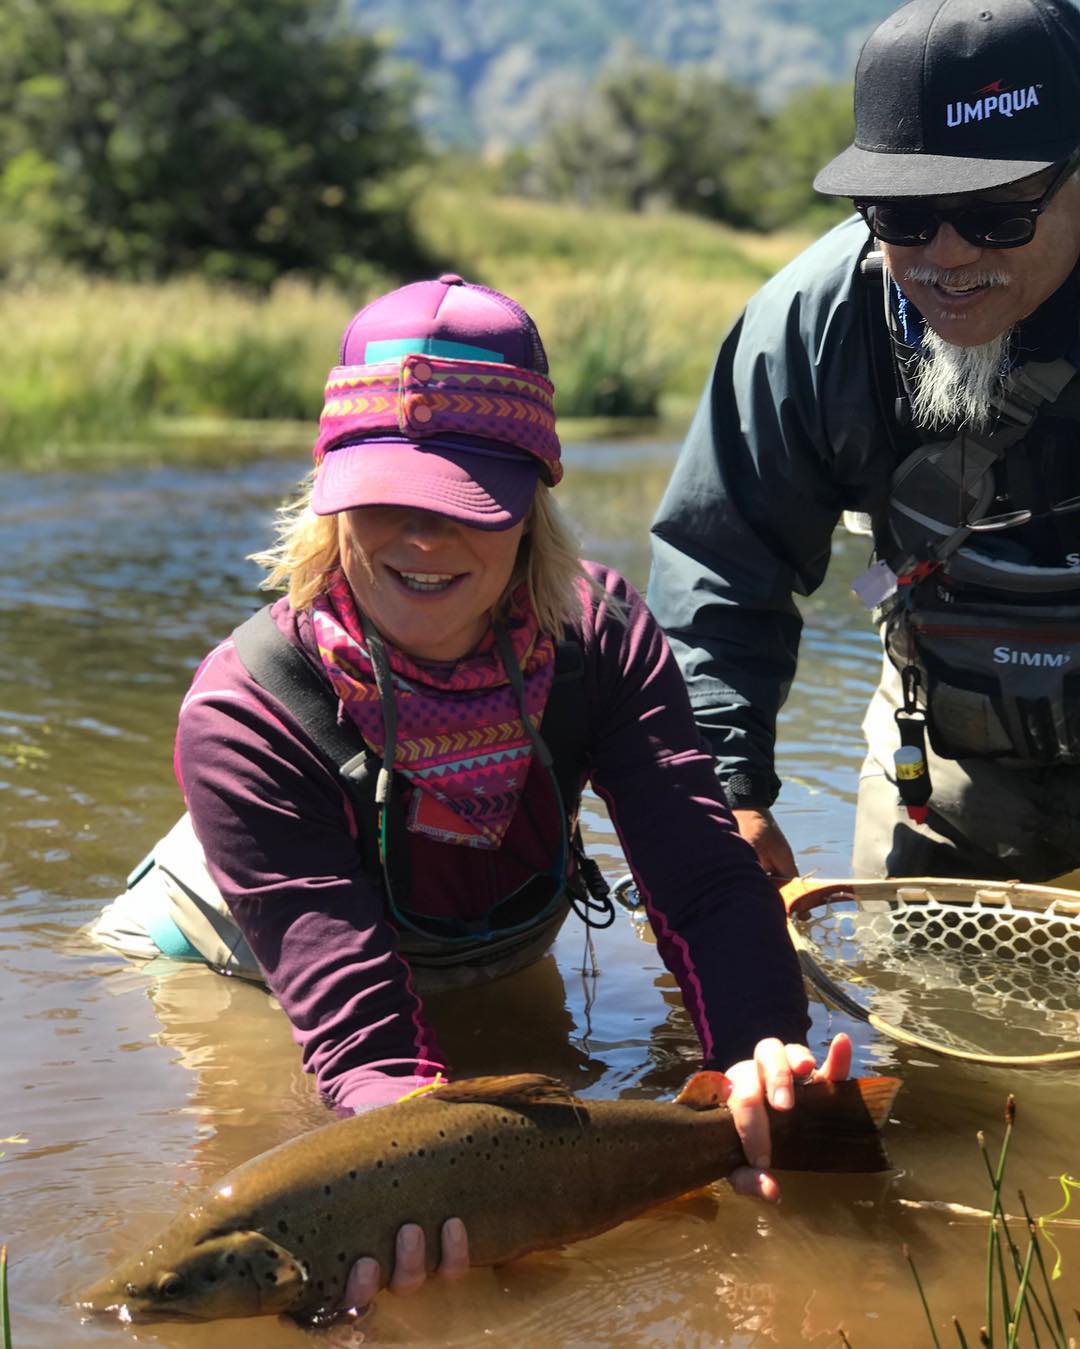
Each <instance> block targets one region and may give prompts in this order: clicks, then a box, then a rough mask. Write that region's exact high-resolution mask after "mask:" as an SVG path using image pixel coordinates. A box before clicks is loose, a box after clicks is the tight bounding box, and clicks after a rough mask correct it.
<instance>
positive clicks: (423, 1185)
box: [77, 1072, 900, 1321]
mask: <svg viewBox="0 0 1080 1349" xmlns="http://www.w3.org/2000/svg"><path fill="white" fill-rule="evenodd" d="M899 1085H900V1084H899V1082H898V1081H897V1080H896V1079H895V1078H887V1077H879V1078H862V1079H856V1080H851V1081H846V1082H837V1083H828V1082H818V1083H814V1084H812V1085H810V1086H803V1087H798V1088H797V1089H796V1103H795V1106H794V1108H793V1109H791V1110H788V1111H783V1112H773V1111H770V1125H771V1129H772V1151H773V1165H774V1166H775V1167H776V1168H777V1169H780V1170H784V1169H788V1170H799V1171H881V1170H884V1169H886V1167H887V1166H888V1162H887V1160H886V1157H885V1153H884V1149H883V1147H882V1144H881V1140H880V1138H879V1136H878V1130H879V1129H880V1128H881V1126H882V1125H883V1124H884V1122H885V1119H886V1117H887V1115H888V1112H889V1108H890V1106H891V1104H892V1100H893V1097H894V1096H895V1095H896V1091H897V1089H898V1087H899ZM729 1090H730V1084H729V1083H728V1081H727V1079H726V1078H725V1077H724V1076H723V1074H721V1073H710V1072H703V1073H698V1074H696V1075H695V1076H694V1077H693V1078H691V1080H690V1082H689V1083H688V1084H687V1086H686V1087H685V1088H684V1089H683V1091H682V1092H681V1093H680V1095H679V1097H678V1099H677V1100H676V1101H675V1102H660V1101H583V1100H578V1099H576V1098H575V1097H573V1096H571V1095H570V1094H569V1092H568V1091H567V1089H566V1088H565V1087H564V1086H563V1085H562V1084H561V1083H559V1082H556V1081H555V1080H554V1079H552V1078H548V1077H541V1076H537V1075H531V1074H523V1075H519V1076H514V1077H489V1078H474V1079H472V1080H471V1081H463V1082H458V1083H451V1084H448V1085H446V1086H442V1087H438V1088H436V1089H435V1090H433V1091H429V1092H425V1093H424V1094H422V1095H419V1096H416V1097H415V1098H412V1099H409V1100H405V1101H400V1102H398V1103H397V1104H396V1105H390V1106H384V1107H383V1108H381V1109H379V1110H373V1111H371V1112H370V1113H368V1114H365V1115H358V1116H355V1117H354V1118H352V1119H347V1120H341V1121H339V1122H337V1123H334V1124H328V1125H325V1126H324V1127H323V1128H320V1129H316V1130H314V1131H313V1132H312V1133H308V1134H303V1135H301V1136H300V1137H298V1138H294V1139H291V1140H290V1141H289V1142H287V1143H283V1144H281V1145H280V1146H279V1147H276V1148H273V1149H272V1150H271V1151H269V1152H265V1153H262V1154H261V1155H260V1156H258V1157H255V1158H253V1159H252V1160H251V1161H249V1162H245V1163H244V1164H243V1165H242V1166H239V1167H237V1168H236V1169H235V1170H234V1171H231V1172H230V1173H229V1174H228V1175H227V1176H225V1177H224V1179H222V1180H221V1181H219V1182H218V1183H217V1184H216V1185H214V1186H213V1187H212V1188H211V1189H209V1190H207V1191H205V1192H204V1193H203V1194H202V1195H200V1196H197V1197H196V1198H195V1199H193V1201H192V1202H191V1203H190V1204H187V1205H185V1207H184V1211H183V1212H182V1213H180V1214H179V1215H178V1216H177V1217H176V1218H175V1219H174V1221H173V1222H172V1223H171V1224H170V1226H168V1227H167V1228H166V1229H165V1230H164V1231H163V1232H161V1233H160V1234H159V1235H158V1237H157V1238H156V1239H155V1240H154V1241H152V1242H151V1243H150V1245H149V1247H148V1248H147V1249H146V1250H145V1251H143V1252H142V1253H141V1254H138V1255H135V1256H133V1257H132V1258H131V1259H129V1260H127V1261H126V1262H125V1263H123V1264H121V1265H120V1266H119V1267H118V1268H117V1269H115V1270H113V1272H112V1273H111V1274H109V1275H108V1276H107V1277H106V1278H105V1279H102V1280H101V1281H100V1282H99V1283H97V1284H94V1285H92V1286H91V1287H89V1288H87V1289H86V1290H85V1291H84V1292H83V1293H81V1294H80V1295H79V1297H78V1299H77V1303H78V1305H79V1306H80V1307H82V1308H83V1309H85V1310H87V1311H94V1312H112V1313H116V1314H118V1315H120V1316H121V1317H122V1318H123V1319H125V1320H129V1319H134V1318H140V1319H153V1318H154V1317H163V1316H164V1317H174V1316H184V1317H199V1318H202V1319H211V1318H214V1317H225V1316H263V1315H268V1314H273V1313H281V1312H288V1313H290V1314H292V1315H293V1316H296V1317H297V1318H299V1319H304V1320H314V1321H318V1320H322V1319H326V1318H327V1317H329V1316H330V1315H332V1314H333V1312H334V1311H335V1310H336V1309H338V1308H339V1307H340V1304H341V1301H342V1298H343V1295H344V1291H345V1280H346V1278H347V1276H348V1273H349V1269H350V1267H351V1266H352V1263H353V1261H354V1260H357V1259H359V1258H360V1257H361V1256H365V1255H369V1256H374V1257H375V1259H376V1260H378V1262H379V1267H380V1269H381V1271H382V1273H383V1277H384V1279H388V1278H389V1275H390V1271H391V1269H392V1266H393V1252H394V1238H395V1234H396V1233H397V1230H398V1228H399V1227H400V1226H401V1224H402V1223H405V1222H415V1223H419V1224H420V1226H421V1227H422V1228H423V1229H424V1234H425V1237H426V1241H427V1251H428V1256H429V1263H430V1267H431V1268H434V1267H435V1266H436V1265H437V1264H438V1262H439V1231H440V1228H441V1226H442V1223H443V1221H444V1220H445V1219H446V1218H449V1217H453V1216H457V1217H459V1218H461V1219H463V1220H464V1223H465V1227H466V1230H467V1232H468V1235H469V1257H470V1261H471V1263H472V1264H474V1265H490V1264H498V1263H502V1262H503V1261H506V1260H512V1259H513V1258H514V1257H515V1256H520V1255H524V1254H525V1253H526V1252H528V1251H536V1250H543V1249H545V1248H551V1247H557V1246H563V1245H566V1244H567V1243H568V1242H571V1241H577V1240H579V1239H580V1238H582V1237H588V1236H593V1235H595V1234H596V1233H598V1232H604V1231H606V1230H607V1229H608V1228H610V1227H614V1226H616V1224H618V1223H621V1222H624V1221H625V1220H626V1219H627V1218H632V1217H635V1216H636V1215H637V1214H639V1213H642V1212H643V1211H644V1210H646V1209H648V1208H650V1207H652V1206H653V1205H655V1204H659V1203H662V1202H664V1201H665V1200H669V1199H674V1198H675V1197H676V1196H678V1195H680V1194H684V1193H686V1192H687V1191H688V1190H693V1189H697V1188H699V1187H700V1186H702V1185H705V1184H707V1183H708V1182H709V1181H712V1180H717V1179H720V1178H722V1177H724V1176H727V1175H730V1173H731V1172H732V1171H733V1170H735V1168H736V1167H738V1166H743V1165H745V1164H746V1159H745V1157H744V1156H743V1152H742V1148H741V1146H740V1143H739V1137H738V1134H737V1133H736V1130H735V1125H734V1123H733V1121H732V1118H731V1114H730V1112H729V1110H728V1109H727V1107H726V1106H724V1105H723V1104H722V1102H723V1100H724V1099H726V1096H727V1094H728V1092H729Z"/></svg>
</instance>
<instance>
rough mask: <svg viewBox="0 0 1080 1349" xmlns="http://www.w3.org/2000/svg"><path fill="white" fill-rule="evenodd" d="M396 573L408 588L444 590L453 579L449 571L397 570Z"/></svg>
mask: <svg viewBox="0 0 1080 1349" xmlns="http://www.w3.org/2000/svg"><path fill="white" fill-rule="evenodd" d="M398 575H399V576H400V577H401V579H402V581H404V583H405V584H406V585H407V586H408V587H409V589H410V590H445V589H446V587H447V586H448V585H449V584H450V582H451V581H452V580H453V579H454V576H453V573H450V572H432V571H399V572H398Z"/></svg>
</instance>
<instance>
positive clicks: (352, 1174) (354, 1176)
mask: <svg viewBox="0 0 1080 1349" xmlns="http://www.w3.org/2000/svg"><path fill="white" fill-rule="evenodd" d="M349 1179H350V1180H355V1179H356V1172H355V1171H350V1172H349Z"/></svg>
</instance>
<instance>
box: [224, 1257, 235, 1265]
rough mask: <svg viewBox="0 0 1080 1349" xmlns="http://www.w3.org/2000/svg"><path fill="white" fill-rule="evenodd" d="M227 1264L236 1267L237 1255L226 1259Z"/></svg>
mask: <svg viewBox="0 0 1080 1349" xmlns="http://www.w3.org/2000/svg"><path fill="white" fill-rule="evenodd" d="M225 1263H226V1264H227V1265H235V1264H236V1256H235V1255H227V1256H226V1257H225Z"/></svg>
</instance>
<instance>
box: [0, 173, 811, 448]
mask: <svg viewBox="0 0 1080 1349" xmlns="http://www.w3.org/2000/svg"><path fill="white" fill-rule="evenodd" d="M415 212H416V217H417V220H418V222H421V225H422V227H423V228H424V229H426V230H428V231H429V232H430V234H431V240H430V242H431V244H432V248H433V251H435V248H436V244H437V251H438V253H439V255H440V256H442V257H444V258H446V259H447V260H448V265H450V266H453V268H454V269H456V270H458V271H459V272H461V274H462V275H464V276H466V277H468V278H469V279H470V280H475V281H480V282H483V283H485V284H488V285H492V286H495V287H496V288H498V289H501V290H504V291H506V292H507V293H509V294H511V295H513V296H514V297H515V298H516V299H519V300H520V301H521V302H522V303H523V304H524V305H525V306H526V307H527V308H528V309H529V311H530V312H531V313H532V315H533V317H534V318H535V319H536V321H537V324H538V326H539V328H540V331H541V333H542V334H543V337H544V341H545V344H546V346H547V350H548V356H549V360H550V363H551V372H552V377H553V379H554V382H555V385H556V390H557V408H558V411H559V415H560V418H561V419H562V421H563V426H564V430H565V432H566V433H567V434H568V435H571V436H572V437H573V438H574V439H577V440H584V439H594V438H596V437H599V436H603V437H610V436H612V435H624V434H634V435H636V434H641V433H643V432H644V433H647V434H658V435H660V436H662V437H668V438H675V439H677V438H678V436H679V434H680V432H681V430H682V429H683V427H684V426H685V424H686V421H687V420H688V418H689V415H690V413H691V411H692V407H693V403H694V401H695V400H696V398H697V395H698V393H699V392H700V389H701V387H702V385H703V383H704V380H705V378H706V375H707V373H708V370H709V367H710V365H711V362H712V358H713V356H714V354H715V351H716V348H717V346H718V344H719V341H720V339H721V337H722V336H723V333H724V332H725V331H726V329H727V328H728V326H729V325H730V324H731V322H732V321H733V320H734V318H735V316H736V315H737V314H738V312H739V310H740V308H741V307H742V306H743V304H745V302H746V300H747V299H748V298H749V296H750V295H751V294H753V292H754V291H755V290H757V289H758V288H759V287H760V286H761V284H762V283H763V282H764V281H765V280H766V279H767V278H768V277H769V276H770V275H771V274H772V273H773V272H774V271H775V270H776V269H777V268H778V267H780V266H782V265H783V263H784V262H785V261H787V259H788V258H789V257H791V256H792V255H793V254H794V253H795V252H797V251H798V249H799V248H800V247H801V246H802V245H803V244H804V243H805V242H806V237H805V236H802V235H797V234H785V235H776V236H762V235H754V234H741V233H738V232H736V231H734V230H730V229H727V228H725V227H723V226H720V225H716V224H713V223H711V222H709V221H706V220H703V219H701V218H699V217H691V216H681V215H677V214H674V213H657V214H655V215H630V214H626V213H620V212H616V211H584V210H582V209H580V208H576V207H572V206H566V205H558V204H554V203H547V202H534V201H526V200H522V199H515V198H496V197H491V198H486V199H482V200H480V201H477V199H476V198H475V195H473V194H469V193H468V192H466V191H464V190H456V189H454V188H450V187H446V186H438V187H432V188H430V189H429V190H428V191H427V192H426V193H424V194H423V195H422V196H421V197H420V198H419V199H418V201H417V204H416V207H415ZM392 284H393V281H392V279H390V278H387V277H383V276H377V275H375V274H373V275H372V277H371V281H370V284H369V286H367V287H366V288H364V289H363V291H362V293H351V292H350V293H348V294H347V293H345V292H344V291H343V290H339V289H336V288H334V287H332V286H328V285H314V284H312V283H310V282H306V281H302V280H296V279H286V280H282V281H281V282H279V283H278V284H277V285H275V286H274V287H273V288H272V289H271V290H270V291H269V292H267V293H265V294H256V293H253V292H251V291H245V290H242V289H239V288H236V287H230V286H224V285H221V284H219V283H215V282H214V281H213V280H212V279H208V278H204V277H188V278H185V279H179V280H172V281H167V282H160V283H149V282H148V283H133V282H119V281H109V280H104V279H100V278H92V277H87V276H80V275H75V274H70V273H62V272H51V273H50V272H44V273H41V272H39V273H37V274H35V275H33V276H26V277H23V278H21V279H18V280H12V279H9V280H8V282H7V283H6V284H5V285H4V286H2V287H0V468H13V467H15V468H36V467H63V466H67V465H71V466H79V467H81V466H86V465H90V464H97V463H101V464H104V463H112V462H117V461H121V460H125V459H129V458H131V459H142V458H143V457H144V456H145V455H146V454H147V453H150V454H151V456H152V461H153V462H175V461H177V460H179V459H181V458H183V457H186V456H188V455H189V454H191V453H192V452H194V453H195V454H196V457H198V455H199V454H200V453H202V451H203V450H204V449H206V447H207V446H208V445H209V444H211V443H214V444H215V445H218V444H221V443H223V442H224V441H226V440H227V441H228V443H229V444H230V445H231V446H232V447H233V448H234V450H235V452H236V453H237V454H240V453H243V452H244V446H245V444H249V445H251V446H253V447H255V448H257V449H258V450H259V451H260V452H261V453H276V451H277V448H278V447H279V446H282V447H284V448H285V449H286V450H288V451H291V450H292V448H293V446H294V443H295V445H296V446H300V445H303V444H305V443H306V442H307V441H308V440H309V438H310V434H311V427H312V426H313V425H314V422H315V420H316V419H317V417H318V414H319V410H320V408H321V405H322V389H323V383H324V380H325V378H326V372H327V370H328V369H329V368H330V366H331V365H333V364H334V362H335V360H336V359H337V343H338V339H339V337H340V334H341V332H342V331H343V329H344V327H345V325H346V324H347V322H348V320H349V318H350V317H351V315H352V314H353V313H354V312H355V310H356V309H357V308H358V307H359V306H360V305H362V304H363V303H364V302H365V301H366V300H367V299H368V298H369V297H370V296H371V295H373V294H375V293H377V292H378V291H380V290H382V289H384V288H386V287H387V286H389V285H392ZM571 419H573V421H572V422H571ZM249 423H257V424H258V429H257V434H255V435H254V436H252V435H251V434H250V433H249V427H248V424H249ZM288 423H295V424H296V427H295V429H294V428H292V427H289V426H288V425H287V424H288ZM226 424H229V425H228V430H227V432H226V430H225V427H226ZM301 428H302V434H301Z"/></svg>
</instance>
